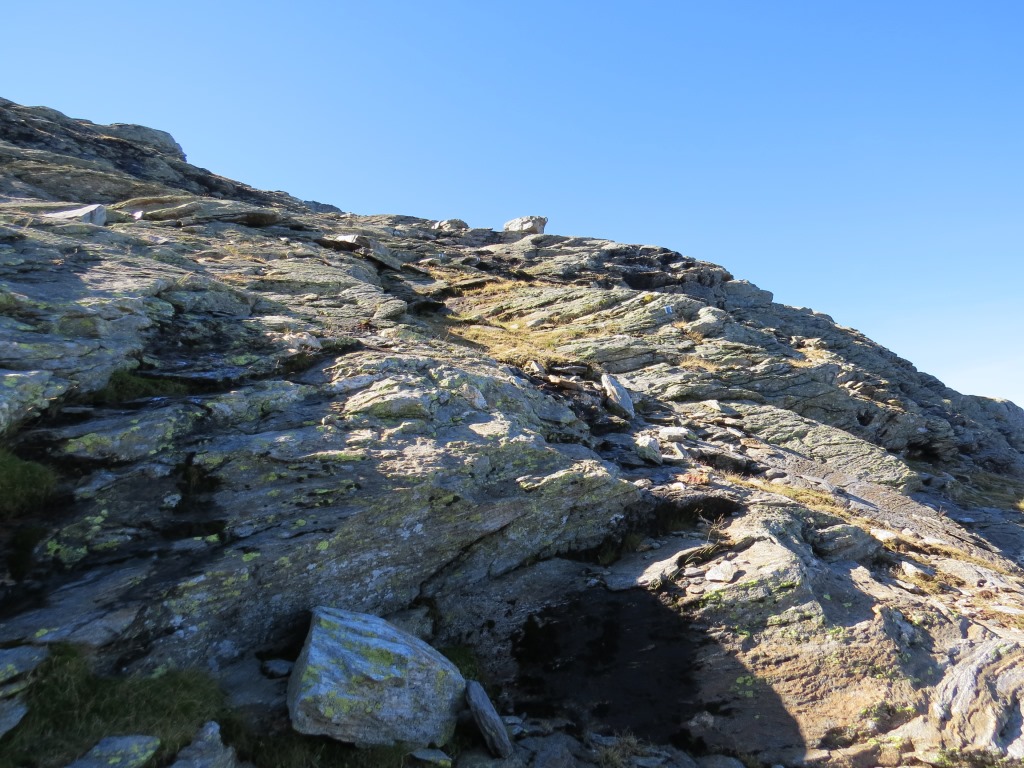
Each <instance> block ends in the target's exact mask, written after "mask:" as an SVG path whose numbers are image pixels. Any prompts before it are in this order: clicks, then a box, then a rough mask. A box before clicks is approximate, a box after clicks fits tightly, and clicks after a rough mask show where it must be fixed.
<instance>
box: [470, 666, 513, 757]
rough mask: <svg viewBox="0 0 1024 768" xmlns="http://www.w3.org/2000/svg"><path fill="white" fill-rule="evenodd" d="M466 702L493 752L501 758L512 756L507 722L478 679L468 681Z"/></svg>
mask: <svg viewBox="0 0 1024 768" xmlns="http://www.w3.org/2000/svg"><path fill="white" fill-rule="evenodd" d="M466 702H467V703H468V704H469V711H470V712H472V714H473V720H474V722H476V725H477V727H478V728H479V729H480V732H481V733H482V734H483V737H484V741H485V742H486V744H487V748H488V749H489V750H490V751H491V754H493V755H494V756H495V757H501V758H506V757H509V756H511V754H512V740H511V739H510V738H509V735H508V730H507V729H506V728H505V723H503V722H502V720H501V718H500V717H498V713H497V711H496V710H495V709H494V705H493V704H492V703H491V699H490V697H489V696H488V695H487V691H485V690H484V688H483V686H482V685H480V683H478V682H477V681H476V680H468V681H466Z"/></svg>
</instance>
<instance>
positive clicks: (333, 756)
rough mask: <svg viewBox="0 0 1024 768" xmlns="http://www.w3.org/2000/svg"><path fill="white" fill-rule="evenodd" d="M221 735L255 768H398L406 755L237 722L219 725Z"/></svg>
mask: <svg viewBox="0 0 1024 768" xmlns="http://www.w3.org/2000/svg"><path fill="white" fill-rule="evenodd" d="M221 734H222V737H223V739H224V742H225V743H226V744H230V745H231V746H233V747H234V748H235V750H236V751H237V753H238V757H239V759H241V760H248V761H250V762H251V763H253V764H255V765H256V768H327V766H330V768H401V766H402V764H403V762H404V757H405V753H406V750H405V749H404V748H403V747H372V748H369V749H357V748H356V747H353V746H351V745H350V744H342V743H341V742H338V741H332V740H331V739H328V738H326V737H320V736H303V735H302V734H300V733H296V732H295V731H282V732H278V733H268V732H266V731H263V730H255V729H253V728H250V727H249V726H247V725H245V724H243V723H242V722H241V721H240V720H238V719H237V718H226V719H225V720H223V721H221Z"/></svg>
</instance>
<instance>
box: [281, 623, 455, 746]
mask: <svg viewBox="0 0 1024 768" xmlns="http://www.w3.org/2000/svg"><path fill="white" fill-rule="evenodd" d="M465 690H466V681H465V680H464V679H463V677H462V675H461V674H460V673H459V670H458V669H457V668H456V667H455V665H453V664H452V663H451V662H450V661H448V659H446V658H445V657H444V656H442V655H441V654H440V653H438V652H437V651H436V650H434V649H433V648H431V647H430V646H429V645H427V644H426V643H424V642H423V641H422V640H420V639H419V638H416V637H413V636H412V635H409V634H407V633H405V632H402V631H401V630H399V629H398V628H397V627H395V626H394V625H392V624H389V623H388V622H387V621H384V619H380V618H378V617H376V616H371V615H369V614H365V613H353V612H351V611H343V610H339V609H336V608H325V607H320V608H316V609H314V611H313V621H312V625H311V627H310V630H309V635H308V637H307V638H306V645H305V646H304V647H303V649H302V653H301V654H300V655H299V658H298V660H297V661H296V662H295V669H294V671H293V672H292V677H291V680H290V682H289V685H288V710H289V712H290V713H291V718H292V725H293V727H294V728H295V730H297V731H299V732H300V733H305V734H310V735H322V736H329V737H331V738H333V739H337V740H338V741H344V742H349V743H353V744H357V745H387V746H390V745H393V744H404V745H409V746H428V745H435V746H440V745H443V744H445V743H446V742H447V741H448V740H449V739H450V738H451V737H452V734H453V733H454V731H455V722H456V717H457V715H458V713H459V710H460V709H461V708H462V699H463V694H464V693H465Z"/></svg>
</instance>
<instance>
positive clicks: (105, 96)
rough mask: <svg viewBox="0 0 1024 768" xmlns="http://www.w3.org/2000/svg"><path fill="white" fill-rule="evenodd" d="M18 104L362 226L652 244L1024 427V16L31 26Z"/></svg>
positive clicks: (476, 9)
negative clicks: (140, 140)
mask: <svg viewBox="0 0 1024 768" xmlns="http://www.w3.org/2000/svg"><path fill="white" fill-rule="evenodd" d="M0 18H2V20H3V25H4V27H5V28H6V34H5V35H4V42H3V48H2V50H3V59H4V66H3V67H2V68H0V96H3V97H5V98H8V99H11V100H13V101H16V102H18V103H21V104H31V105H45V106H49V107H53V108H55V109H59V110H60V111H62V112H65V113H67V114H69V115H71V116H74V117H82V118H86V119H89V120H92V121H94V122H97V123H109V122H128V123H140V124H143V125H149V126H152V127H156V128H161V129H164V130H167V131H170V132H171V133H172V134H173V135H174V136H175V138H176V139H177V140H178V142H179V143H180V144H181V145H182V146H183V147H184V149H185V151H186V152H187V153H188V156H189V160H190V161H191V162H194V163H195V164H197V165H201V166H203V167H206V168H209V169H210V170H212V171H215V172H217V173H220V174H223V175H225V176H229V177H232V178H235V179H239V180H241V181H244V182H246V183H249V184H252V185H254V186H258V187H262V188H267V189H283V190H286V191H288V192H291V193H292V194H294V195H297V196H299V197H302V198H305V199H316V200H321V201H323V202H329V203H333V204H335V205H338V206H339V207H341V208H343V209H345V210H348V211H354V212H357V213H404V214H410V215H415V216H422V217H425V218H449V217H458V218H462V219H465V220H466V221H468V222H469V223H470V224H471V225H472V226H478V227H495V228H500V227H501V225H502V223H503V222H504V221H506V220H507V219H511V218H514V217H516V216H521V215H525V214H540V215H545V216H548V217H549V218H550V223H549V225H548V231H549V232H553V233H557V234H570V235H593V236H599V237H606V238H610V239H615V240H620V241H624V242H629V243H653V244H658V245H665V246H668V247H671V248H674V249H676V250H678V251H681V252H682V253H685V254H687V255H690V256H694V257H696V258H699V259H704V260H707V261H712V262H715V263H718V264H722V265H723V266H725V267H726V268H728V269H729V270H730V271H731V272H733V274H734V275H735V276H736V277H738V278H743V279H747V280H750V281H752V282H754V283H756V284H758V285H759V286H761V287H762V288H766V289H768V290H771V291H773V292H774V293H775V296H776V300H778V301H782V302H784V303H787V304H794V305H798V306H809V307H813V308H814V309H817V310H819V311H823V312H827V313H828V314H830V315H832V316H833V317H834V318H835V319H836V320H837V321H838V322H840V323H842V324H844V325H849V326H852V327H855V328H857V329H859V330H861V331H863V332H864V333H866V334H868V335H869V336H870V337H872V338H874V339H875V340H876V341H879V342H881V343H883V344H885V345H886V346H888V347H890V348H891V349H893V350H894V351H895V352H897V353H898V354H900V355H902V356H904V357H906V358H908V359H909V360H911V361H912V362H913V363H915V365H917V367H918V368H920V369H921V370H924V371H927V372H929V373H932V374H934V375H936V376H938V377H939V378H940V379H942V380H943V381H945V382H946V383H947V384H949V385H950V386H952V387H954V388H955V389H958V390H960V391H963V392H967V393H971V394H983V395H989V396H995V397H1006V398H1010V399H1013V400H1015V401H1016V402H1018V403H1020V404H1024V342H1022V339H1024V303H1022V301H1021V293H1022V289H1024V98H1022V97H1024V44H1022V42H1021V31H1022V29H1024V3H1021V2H1020V1H1019V0H986V1H985V2H979V3H966V2H961V1H960V0H957V1H956V2H953V1H951V0H900V2H892V0H885V1H884V2H878V1H876V0H827V1H826V0H774V1H772V2H769V1H768V0H721V1H720V2H719V1H717V0H716V1H714V2H711V1H709V0H702V1H701V2H696V1H691V0H664V1H662V2H653V1H650V2H644V1H643V0H634V1H633V2H628V3H627V2H606V1H605V0H588V1H587V2H583V1H582V0H580V1H578V2H577V1H571V0H563V1H562V2H559V0H548V1H547V2H535V1H534V0H517V2H507V3H502V2H495V1H494V0H473V1H470V0H465V1H463V0H451V1H446V0H434V1H433V2H424V1H423V0H419V1H418V2H397V1H396V2H388V0H377V1H376V2H348V1H346V0H339V1H337V2H315V1H314V0H292V2H289V3H272V2H259V0H249V1H248V2H238V1H236V0H206V1H205V2H195V1H194V0H177V1H176V2H174V3H152V2H131V3H128V2H118V1H116V0H112V1H111V2H106V3H102V4H99V5H95V4H94V5H91V6H90V5H83V4H82V3H81V2H78V1H76V2H67V1H64V0H56V1H51V2H46V3H41V2H40V3H28V2H10V3H7V4H5V6H4V8H3V10H2V13H0Z"/></svg>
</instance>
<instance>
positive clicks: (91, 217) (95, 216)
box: [45, 204, 107, 227]
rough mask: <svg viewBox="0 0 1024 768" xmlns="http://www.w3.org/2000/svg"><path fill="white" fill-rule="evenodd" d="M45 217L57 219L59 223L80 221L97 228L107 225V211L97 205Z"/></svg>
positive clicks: (49, 214) (48, 214)
mask: <svg viewBox="0 0 1024 768" xmlns="http://www.w3.org/2000/svg"><path fill="white" fill-rule="evenodd" d="M45 216H46V218H48V219H58V220H60V221H81V222H83V223H85V224H95V225H96V226H97V227H102V226H103V225H104V224H106V223H107V209H106V207H105V206H102V205H99V204H95V205H86V206H84V207H82V208H75V209H73V210H70V211H59V212H57V213H47V214H45Z"/></svg>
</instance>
